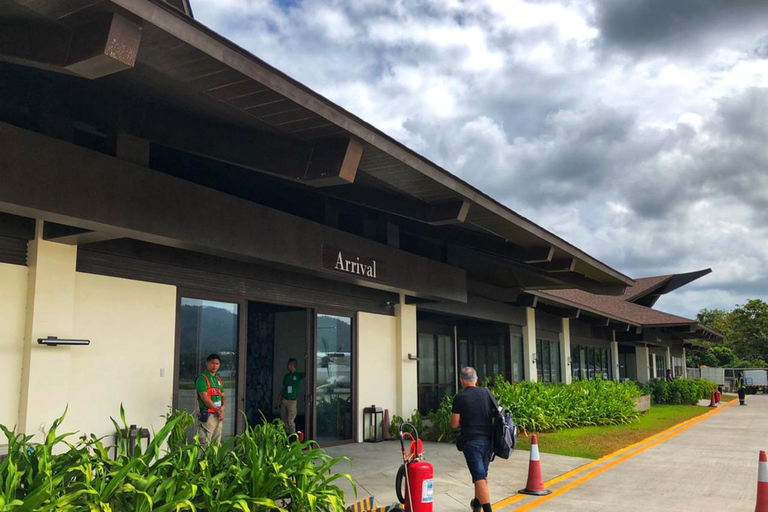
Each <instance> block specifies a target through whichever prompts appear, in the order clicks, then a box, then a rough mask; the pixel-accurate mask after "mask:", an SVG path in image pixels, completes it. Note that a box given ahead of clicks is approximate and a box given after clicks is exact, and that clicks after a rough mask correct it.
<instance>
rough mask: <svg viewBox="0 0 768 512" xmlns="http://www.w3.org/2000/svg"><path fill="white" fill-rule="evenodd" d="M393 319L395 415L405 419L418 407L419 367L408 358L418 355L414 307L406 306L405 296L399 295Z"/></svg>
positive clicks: (412, 305) (411, 305)
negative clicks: (395, 333)
mask: <svg viewBox="0 0 768 512" xmlns="http://www.w3.org/2000/svg"><path fill="white" fill-rule="evenodd" d="M395 318H396V332H397V354H396V359H395V364H394V365H393V366H392V367H391V368H393V369H394V371H396V372H397V411H398V412H397V414H398V415H400V416H403V417H404V418H407V417H409V416H410V415H411V414H413V411H414V410H416V409H418V407H419V393H418V385H419V373H418V372H419V367H418V363H417V362H416V361H413V360H410V359H409V358H408V354H411V355H413V357H416V355H417V354H418V341H417V340H418V327H417V322H416V306H415V305H414V304H406V303H405V295H400V302H399V304H397V305H396V306H395ZM361 370H362V367H361ZM390 412H391V411H390Z"/></svg>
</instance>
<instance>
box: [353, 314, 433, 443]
mask: <svg viewBox="0 0 768 512" xmlns="http://www.w3.org/2000/svg"><path fill="white" fill-rule="evenodd" d="M397 326H398V321H397V318H395V317H393V316H386V315H374V314H370V313H359V314H358V316H357V328H358V334H357V336H358V349H357V350H358V357H357V361H358V386H359V387H358V393H357V408H358V427H359V428H358V432H357V441H358V442H361V441H362V440H363V429H362V426H363V408H364V407H370V406H371V405H376V406H377V407H381V408H383V409H389V414H390V417H391V416H392V415H394V414H401V413H400V412H399V411H398V383H397V377H398V372H397V371H396V368H397V367H398V365H404V364H405V365H408V364H412V365H414V366H415V365H416V363H415V362H410V361H406V362H403V361H401V360H400V358H398V350H397V348H398V339H397ZM408 393H410V395H412V396H413V400H412V401H413V402H414V405H413V408H414V409H415V408H416V405H415V403H416V402H417V401H418V390H417V383H416V382H414V383H413V387H412V389H411V390H409V391H408ZM408 415H410V413H408Z"/></svg>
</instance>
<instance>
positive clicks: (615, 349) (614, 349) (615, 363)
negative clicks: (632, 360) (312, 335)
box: [611, 331, 619, 381]
mask: <svg viewBox="0 0 768 512" xmlns="http://www.w3.org/2000/svg"><path fill="white" fill-rule="evenodd" d="M611 336H612V337H613V340H612V341H611V366H612V368H613V372H612V373H613V380H615V381H618V380H619V343H618V342H617V341H616V331H611Z"/></svg>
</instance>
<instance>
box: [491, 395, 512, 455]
mask: <svg viewBox="0 0 768 512" xmlns="http://www.w3.org/2000/svg"><path fill="white" fill-rule="evenodd" d="M486 389H488V388H486ZM488 394H489V395H491V402H493V407H494V410H495V411H496V414H495V416H494V418H493V431H492V434H491V446H492V449H493V457H491V460H493V459H495V458H496V457H501V458H502V459H508V458H509V456H510V455H512V452H513V451H515V445H516V444H517V425H515V420H514V419H513V418H512V411H506V410H504V409H503V408H502V407H501V406H500V405H499V403H498V402H497V401H496V397H494V396H493V393H491V390H490V389H488Z"/></svg>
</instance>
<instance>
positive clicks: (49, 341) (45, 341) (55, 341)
mask: <svg viewBox="0 0 768 512" xmlns="http://www.w3.org/2000/svg"><path fill="white" fill-rule="evenodd" d="M37 343H38V344H40V345H48V346H49V347H55V346H57V345H90V344H91V340H69V339H63V338H62V339H59V338H57V337H56V336H48V337H47V338H37Z"/></svg>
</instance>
